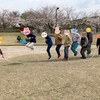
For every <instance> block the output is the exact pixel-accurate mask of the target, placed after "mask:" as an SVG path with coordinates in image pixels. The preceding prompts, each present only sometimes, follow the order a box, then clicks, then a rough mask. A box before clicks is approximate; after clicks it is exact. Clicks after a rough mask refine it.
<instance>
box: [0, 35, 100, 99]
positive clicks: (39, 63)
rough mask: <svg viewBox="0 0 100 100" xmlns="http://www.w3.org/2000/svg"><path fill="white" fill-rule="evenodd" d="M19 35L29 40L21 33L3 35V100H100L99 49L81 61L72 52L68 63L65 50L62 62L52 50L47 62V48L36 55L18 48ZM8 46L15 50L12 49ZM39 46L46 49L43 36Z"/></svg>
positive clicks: (0, 62)
mask: <svg viewBox="0 0 100 100" xmlns="http://www.w3.org/2000/svg"><path fill="white" fill-rule="evenodd" d="M18 35H20V36H21V37H22V38H23V39H25V38H26V37H25V36H24V35H23V34H22V33H0V36H2V37H3V42H2V43H1V44H0V45H1V48H2V49H3V51H4V55H5V58H4V59H3V58H1V56H0V100H100V56H97V48H96V47H95V48H92V55H91V56H89V57H87V59H81V58H80V57H81V55H80V53H79V54H78V56H76V57H74V56H73V53H72V52H71V50H70V55H69V56H70V58H69V60H68V61H64V60H63V48H62V49H61V55H62V56H61V58H60V59H57V54H56V52H55V50H54V49H52V50H51V53H52V59H51V60H47V59H48V56H47V53H46V46H44V47H43V48H42V49H41V48H39V47H37V48H36V51H33V52H32V51H29V50H28V51H27V49H25V46H22V48H21V47H19V48H18V47H16V46H17V45H19V46H21V45H22V44H20V43H18V41H17V40H16V37H17V36H18ZM52 39H53V41H54V36H53V37H52ZM95 42H96V35H94V42H93V44H95ZM2 45H4V46H3V47H2ZM6 45H8V46H11V47H12V45H16V46H15V47H12V48H11V49H10V47H5V46H6ZM37 45H41V47H42V45H45V43H44V38H42V37H41V36H40V35H37ZM23 47H24V48H23ZM4 48H5V49H4ZM54 48H55V47H54ZM25 50H26V52H27V54H24V52H25ZM79 50H80V49H78V51H79ZM28 52H31V53H29V54H28ZM22 54H24V55H22Z"/></svg>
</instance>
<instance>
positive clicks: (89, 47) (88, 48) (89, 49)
mask: <svg viewBox="0 0 100 100" xmlns="http://www.w3.org/2000/svg"><path fill="white" fill-rule="evenodd" d="M91 45H92V43H88V46H87V54H90V53H91Z"/></svg>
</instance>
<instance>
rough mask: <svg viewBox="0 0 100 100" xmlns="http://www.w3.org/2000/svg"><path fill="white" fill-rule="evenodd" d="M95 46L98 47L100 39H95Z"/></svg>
mask: <svg viewBox="0 0 100 100" xmlns="http://www.w3.org/2000/svg"><path fill="white" fill-rule="evenodd" d="M96 46H100V38H97V41H96Z"/></svg>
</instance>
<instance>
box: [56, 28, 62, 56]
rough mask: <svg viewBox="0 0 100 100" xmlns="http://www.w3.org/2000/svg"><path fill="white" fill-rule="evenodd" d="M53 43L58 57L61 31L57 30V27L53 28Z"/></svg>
mask: <svg viewBox="0 0 100 100" xmlns="http://www.w3.org/2000/svg"><path fill="white" fill-rule="evenodd" d="M55 34H56V36H55V45H56V52H57V55H58V58H60V56H61V54H60V48H61V46H62V35H61V32H60V30H59V27H56V28H55Z"/></svg>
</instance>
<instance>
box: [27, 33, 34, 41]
mask: <svg viewBox="0 0 100 100" xmlns="http://www.w3.org/2000/svg"><path fill="white" fill-rule="evenodd" d="M27 37H28V38H29V42H34V43H36V36H35V35H34V34H32V33H30V34H28V35H27Z"/></svg>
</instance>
